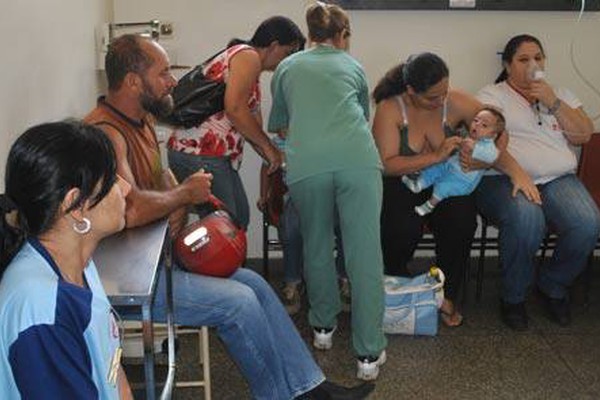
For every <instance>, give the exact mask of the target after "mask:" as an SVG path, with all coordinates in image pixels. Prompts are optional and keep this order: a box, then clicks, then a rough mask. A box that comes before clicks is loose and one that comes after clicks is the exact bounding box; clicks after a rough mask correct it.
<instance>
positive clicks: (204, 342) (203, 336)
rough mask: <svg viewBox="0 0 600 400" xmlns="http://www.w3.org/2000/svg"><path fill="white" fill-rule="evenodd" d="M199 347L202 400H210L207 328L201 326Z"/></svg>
mask: <svg viewBox="0 0 600 400" xmlns="http://www.w3.org/2000/svg"><path fill="white" fill-rule="evenodd" d="M200 343H201V346H202V347H200V348H201V349H202V358H201V360H202V376H203V379H204V399H205V400H211V397H212V388H211V383H210V382H211V381H210V350H209V347H208V328H207V327H206V326H203V327H202V329H201V330H200Z"/></svg>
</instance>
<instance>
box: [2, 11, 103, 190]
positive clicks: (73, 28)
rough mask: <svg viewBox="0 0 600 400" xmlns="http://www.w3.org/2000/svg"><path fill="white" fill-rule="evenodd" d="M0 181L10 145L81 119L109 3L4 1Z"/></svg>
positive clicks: (91, 92) (95, 84)
mask: <svg viewBox="0 0 600 400" xmlns="http://www.w3.org/2000/svg"><path fill="white" fill-rule="evenodd" d="M0 9H1V12H0V48H1V49H2V66H1V67H0V71H1V73H0V143H1V145H0V165H1V166H0V179H1V181H2V184H0V187H2V190H3V188H4V183H3V182H4V167H5V163H6V157H7V155H8V150H9V148H10V145H11V143H12V142H13V141H14V139H15V137H16V136H18V135H19V134H20V133H22V132H23V131H24V130H25V129H26V128H27V127H29V126H31V125H33V124H37V123H40V122H45V121H50V120H60V119H63V118H66V117H69V116H75V117H82V116H83V115H84V114H85V113H86V111H87V110H89V109H90V108H91V107H92V106H93V104H94V101H95V97H96V94H97V92H98V88H99V82H100V80H99V79H98V76H99V74H98V73H97V71H96V68H95V63H96V58H95V57H96V51H95V40H94V29H95V27H96V25H98V24H99V23H101V22H103V21H106V20H108V17H109V15H110V14H111V13H112V11H111V10H112V0H85V1H82V0H19V1H3V2H2V6H1V7H0Z"/></svg>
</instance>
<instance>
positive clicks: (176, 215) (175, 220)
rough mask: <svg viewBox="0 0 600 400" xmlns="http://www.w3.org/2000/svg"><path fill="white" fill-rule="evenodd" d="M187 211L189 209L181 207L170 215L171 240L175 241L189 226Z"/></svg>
mask: <svg viewBox="0 0 600 400" xmlns="http://www.w3.org/2000/svg"><path fill="white" fill-rule="evenodd" d="M187 211H188V210H187V207H181V208H179V209H177V210H175V211H173V212H172V213H171V214H170V215H169V232H170V233H171V238H173V239H174V238H175V237H177V235H179V232H181V230H182V229H183V228H184V227H185V226H186V225H187V220H188V212H187Z"/></svg>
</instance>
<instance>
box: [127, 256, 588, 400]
mask: <svg viewBox="0 0 600 400" xmlns="http://www.w3.org/2000/svg"><path fill="white" fill-rule="evenodd" d="M598 264H600V262H599V261H598V260H596V263H595V270H596V271H598ZM272 270H273V271H275V272H274V274H276V273H277V271H278V270H280V268H277V265H274V266H273V268H272ZM596 275H598V274H597V273H596ZM595 278H596V279H595V280H594V281H593V282H592V290H591V293H590V304H589V305H588V306H584V305H583V304H582V297H581V296H579V295H574V301H575V303H576V304H575V305H574V306H573V323H572V325H571V326H569V327H567V328H561V327H559V326H557V325H554V324H553V323H552V322H550V321H548V320H547V319H546V318H545V316H544V313H543V309H542V307H541V306H540V304H539V303H538V302H537V300H536V299H535V298H532V299H530V301H529V302H528V311H529V315H530V329H529V330H528V331H527V332H524V333H515V332H512V331H510V330H509V329H508V328H505V327H504V326H503V325H502V323H501V322H500V320H499V317H498V284H499V271H498V270H497V268H495V262H494V260H493V259H490V261H489V262H488V268H487V271H486V276H485V286H484V298H483V299H482V301H481V302H480V303H476V302H475V301H474V300H473V293H474V286H475V285H474V282H471V283H470V285H469V292H468V294H469V299H468V301H467V303H466V304H465V306H464V314H465V321H464V324H463V326H461V327H459V328H453V329H449V328H446V327H442V328H441V329H440V333H439V335H438V336H437V337H433V338H426V337H406V336H394V337H389V346H388V350H387V352H388V362H387V364H386V365H385V366H384V368H383V370H382V373H381V375H380V377H379V379H378V380H377V387H376V389H375V392H374V393H373V394H372V396H371V397H370V399H449V400H450V399H461V400H463V399H477V400H480V399H574V400H575V399H576V400H580V399H600V279H599V277H598V276H596V277H595ZM274 281H275V285H278V284H279V283H278V277H274ZM576 289H577V288H576ZM305 308H306V307H304V308H303V311H302V312H301V313H300V314H299V315H297V316H295V317H294V321H295V322H296V325H297V326H298V328H299V330H300V332H301V333H302V335H303V337H304V338H305V339H306V340H307V341H309V340H310V330H309V328H308V327H307V324H306V314H305ZM339 322H340V324H339V329H338V331H337V332H336V334H335V336H334V345H333V349H332V350H331V351H328V352H317V351H315V352H314V354H315V357H316V359H317V361H318V363H319V365H320V366H321V367H322V368H323V370H324V371H325V373H326V375H327V376H328V378H330V379H332V380H334V381H337V382H340V383H344V384H348V385H351V384H354V383H356V380H355V379H354V373H355V366H354V359H353V355H352V353H351V348H350V342H349V315H348V314H342V315H341V317H340V321H339ZM210 340H211V371H212V383H213V391H212V392H213V398H214V399H217V400H221V399H247V398H250V395H249V392H248V389H247V386H246V384H245V382H244V380H243V378H242V377H241V375H240V373H239V371H238V370H237V369H236V367H235V365H234V364H233V362H232V361H231V359H230V358H229V356H228V355H227V354H226V352H225V350H224V348H223V346H222V345H221V343H220V342H219V340H218V338H217V337H216V335H215V334H214V332H211V339H210ZM195 354H196V350H195V341H194V340H193V338H191V337H183V338H181V348H180V350H179V353H178V366H179V369H178V375H177V376H179V377H182V378H185V377H186V376H189V375H190V374H193V373H194V372H196V373H197V372H198V371H197V368H196V367H195V365H194V363H195V359H194V357H195ZM128 372H129V374H130V375H131V376H132V377H133V376H135V375H139V372H140V368H138V367H129V368H128ZM138 397H139V398H142V397H143V394H142V393H139V396H138ZM174 398H176V399H203V398H204V397H203V393H202V390H200V389H176V391H175V394H174Z"/></svg>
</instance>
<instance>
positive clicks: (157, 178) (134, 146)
mask: <svg viewBox="0 0 600 400" xmlns="http://www.w3.org/2000/svg"><path fill="white" fill-rule="evenodd" d="M84 121H85V122H86V123H88V124H92V125H97V126H99V127H100V128H104V127H106V126H110V127H112V128H113V129H115V130H116V131H117V132H119V133H120V134H121V136H122V137H123V139H124V140H125V143H127V162H128V164H129V166H130V167H131V172H132V173H133V176H134V177H135V183H136V185H137V186H138V187H139V188H140V189H143V190H161V189H162V186H163V185H162V164H161V161H160V150H159V148H158V141H157V140H156V134H155V132H154V128H153V126H154V120H153V118H152V117H151V116H150V115H147V116H146V117H144V119H142V120H141V121H135V120H132V119H131V118H129V117H128V116H127V115H125V114H123V113H122V112H121V111H119V110H117V109H116V108H114V107H112V106H111V105H110V104H108V103H107V102H106V101H105V100H104V97H100V98H99V99H98V106H97V107H96V108H95V109H94V110H93V111H92V112H91V113H90V114H89V115H88V116H87V117H85V119H84Z"/></svg>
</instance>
